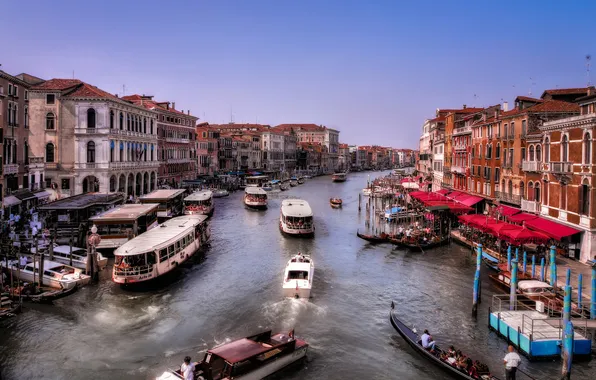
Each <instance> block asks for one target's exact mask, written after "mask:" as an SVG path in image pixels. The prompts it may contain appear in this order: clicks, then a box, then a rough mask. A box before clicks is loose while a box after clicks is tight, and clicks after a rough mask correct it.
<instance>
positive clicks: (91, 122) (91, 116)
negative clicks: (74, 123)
mask: <svg viewBox="0 0 596 380" xmlns="http://www.w3.org/2000/svg"><path fill="white" fill-rule="evenodd" d="M87 128H91V129H95V110H94V109H93V108H89V109H88V110H87Z"/></svg>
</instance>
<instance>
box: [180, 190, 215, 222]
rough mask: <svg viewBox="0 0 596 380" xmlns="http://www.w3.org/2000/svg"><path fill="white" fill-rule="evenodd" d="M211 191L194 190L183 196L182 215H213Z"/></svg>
mask: <svg viewBox="0 0 596 380" xmlns="http://www.w3.org/2000/svg"><path fill="white" fill-rule="evenodd" d="M214 210H215V206H214V205H213V192H212V191H211V190H202V191H196V192H194V193H192V194H190V195H189V196H188V197H186V198H184V215H195V214H197V215H207V216H211V215H213V211H214Z"/></svg>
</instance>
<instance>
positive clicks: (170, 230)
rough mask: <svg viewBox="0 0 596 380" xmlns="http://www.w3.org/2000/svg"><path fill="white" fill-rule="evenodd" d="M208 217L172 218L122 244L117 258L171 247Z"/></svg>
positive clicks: (116, 252) (117, 252)
mask: <svg viewBox="0 0 596 380" xmlns="http://www.w3.org/2000/svg"><path fill="white" fill-rule="evenodd" d="M207 218H208V216H206V215H184V216H178V217H175V218H172V219H170V220H168V221H166V222H164V223H162V224H160V225H159V226H158V227H155V228H153V229H151V230H149V231H147V232H143V233H142V234H140V235H139V236H137V237H135V238H133V239H131V240H129V241H127V242H126V243H124V244H122V245H121V246H120V247H119V248H118V249H116V250H115V251H114V255H115V256H132V255H138V254H141V253H145V252H153V251H156V250H159V249H161V248H164V247H167V246H169V245H171V244H172V243H173V242H175V241H177V240H178V239H179V238H181V237H182V236H184V235H187V234H189V233H190V231H193V232H194V227H196V226H198V225H199V224H201V223H203V222H204V221H205V220H207Z"/></svg>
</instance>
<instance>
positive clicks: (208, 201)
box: [184, 198, 211, 208]
mask: <svg viewBox="0 0 596 380" xmlns="http://www.w3.org/2000/svg"><path fill="white" fill-rule="evenodd" d="M184 206H185V207H186V208H189V206H211V198H207V199H204V200H196V201H194V200H193V201H188V200H186V201H184Z"/></svg>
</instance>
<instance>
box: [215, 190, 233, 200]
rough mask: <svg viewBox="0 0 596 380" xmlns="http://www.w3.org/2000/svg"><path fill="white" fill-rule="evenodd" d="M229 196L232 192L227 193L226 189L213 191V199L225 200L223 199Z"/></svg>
mask: <svg viewBox="0 0 596 380" xmlns="http://www.w3.org/2000/svg"><path fill="white" fill-rule="evenodd" d="M228 195H230V192H229V191H227V190H226V189H216V190H213V198H223V197H227V196H228Z"/></svg>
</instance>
